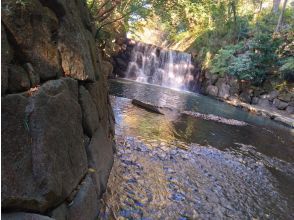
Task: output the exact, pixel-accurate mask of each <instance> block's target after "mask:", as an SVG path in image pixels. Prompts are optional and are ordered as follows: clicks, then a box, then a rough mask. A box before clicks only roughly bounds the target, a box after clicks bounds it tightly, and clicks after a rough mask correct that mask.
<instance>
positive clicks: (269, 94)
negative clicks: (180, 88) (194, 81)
mask: <svg viewBox="0 0 294 220" xmlns="http://www.w3.org/2000/svg"><path fill="white" fill-rule="evenodd" d="M268 84H270V83H269V82H268ZM269 87H270V88H264V87H261V88H258V87H252V86H251V85H250V83H248V82H242V81H239V80H237V79H235V78H233V77H218V76H217V75H215V74H210V73H206V74H205V75H204V76H202V77H201V88H202V89H201V92H202V93H203V94H206V95H209V96H212V97H215V98H217V99H219V100H222V101H224V102H226V103H228V104H231V105H233V106H236V107H240V108H242V109H244V110H246V111H249V112H252V113H255V114H257V115H261V116H264V117H268V118H270V119H273V120H275V121H277V122H279V123H282V124H284V125H287V126H290V127H294V90H293V86H292V87H288V88H287V89H284V90H282V91H277V90H274V89H273V88H272V86H270V85H269Z"/></svg>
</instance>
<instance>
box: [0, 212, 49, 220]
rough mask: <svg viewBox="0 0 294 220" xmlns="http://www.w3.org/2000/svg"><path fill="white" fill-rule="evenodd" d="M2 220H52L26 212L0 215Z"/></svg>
mask: <svg viewBox="0 0 294 220" xmlns="http://www.w3.org/2000/svg"><path fill="white" fill-rule="evenodd" d="M1 219H2V220H54V219H53V218H50V217H48V216H45V215H38V214H34V213H27V212H14V213H9V214H2V215H1Z"/></svg>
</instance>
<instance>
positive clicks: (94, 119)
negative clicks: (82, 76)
mask: <svg viewBox="0 0 294 220" xmlns="http://www.w3.org/2000/svg"><path fill="white" fill-rule="evenodd" d="M79 101H80V104H81V108H82V115H83V128H84V131H85V133H86V134H87V135H88V136H89V137H92V136H93V134H94V133H95V131H96V130H97V128H98V125H99V115H98V111H97V108H96V106H95V103H94V102H93V100H92V97H91V95H90V93H89V92H88V90H87V89H86V88H85V87H84V86H80V87H79Z"/></svg>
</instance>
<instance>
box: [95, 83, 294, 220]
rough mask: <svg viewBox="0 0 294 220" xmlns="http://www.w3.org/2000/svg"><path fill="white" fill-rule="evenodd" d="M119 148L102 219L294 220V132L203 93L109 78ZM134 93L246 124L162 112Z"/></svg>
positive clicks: (164, 103) (102, 210)
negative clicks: (145, 106) (135, 101)
mask: <svg viewBox="0 0 294 220" xmlns="http://www.w3.org/2000/svg"><path fill="white" fill-rule="evenodd" d="M109 86H110V93H111V95H112V97H111V102H112V106H113V109H114V115H115V119H116V137H115V138H116V143H117V153H116V155H115V162H114V166H113V168H112V171H111V175H110V178H109V183H108V189H107V192H106V193H105V195H104V197H103V204H104V206H103V208H102V209H101V214H100V218H101V219H293V218H294V215H293V213H294V208H293V207H294V189H293V185H294V164H293V161H294V138H293V136H294V133H293V129H292V130H291V129H289V128H286V127H284V126H283V125H280V124H277V123H276V122H274V121H271V120H270V119H266V118H263V117H260V116H256V115H253V114H250V113H247V112H245V111H243V110H241V109H238V108H235V107H232V106H230V105H228V104H226V103H223V102H220V101H217V100H214V99H212V98H209V97H206V96H202V95H199V94H195V93H191V92H186V91H178V90H172V89H169V88H164V87H161V86H156V85H150V84H144V83H138V82H135V81H130V80H122V79H118V80H111V81H110V82H109ZM131 99H138V100H141V101H144V102H149V103H152V104H154V105H158V106H164V107H168V108H172V109H177V110H178V111H193V112H198V113H202V114H213V115H216V116H220V117H224V118H227V119H235V120H238V121H242V122H246V123H247V125H245V126H237V125H228V124H224V123H220V122H218V121H212V120H205V119H201V118H194V117H191V116H188V115H181V114H180V115H179V114H170V115H160V114H155V113H151V112H148V111H146V110H144V109H141V108H138V107H136V106H133V105H132V103H131Z"/></svg>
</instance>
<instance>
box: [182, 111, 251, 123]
mask: <svg viewBox="0 0 294 220" xmlns="http://www.w3.org/2000/svg"><path fill="white" fill-rule="evenodd" d="M182 114H184V115H189V116H192V117H196V118H202V119H204V120H211V121H216V122H220V123H224V124H228V125H236V126H246V125H248V124H247V123H246V122H244V121H238V120H235V119H227V118H223V117H220V116H216V115H212V114H209V115H206V114H201V113H198V112H191V111H183V112H182Z"/></svg>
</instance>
